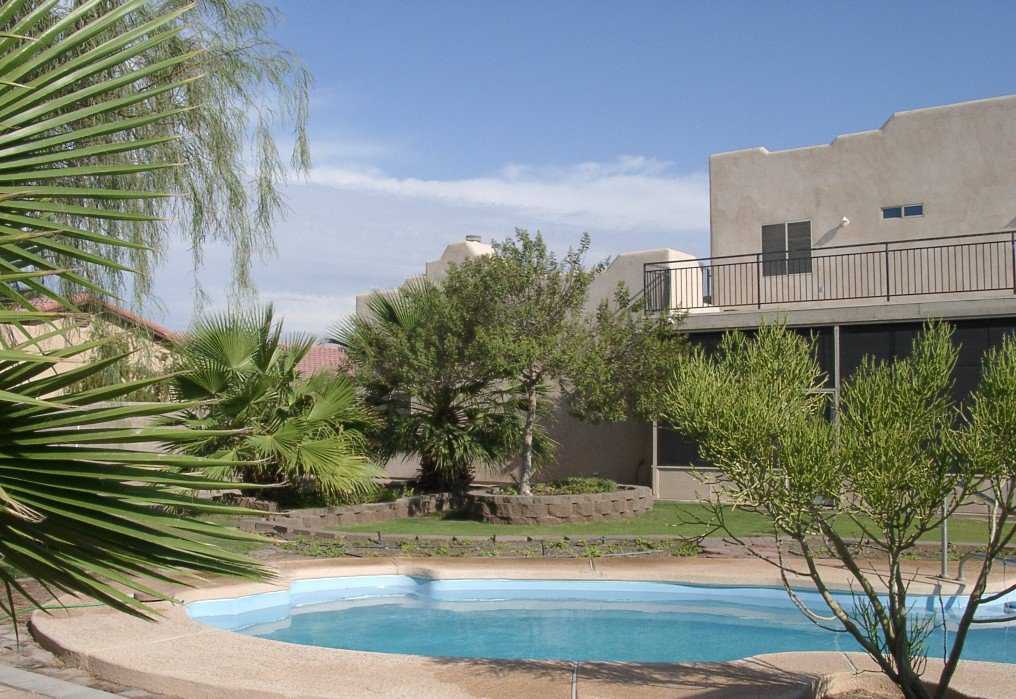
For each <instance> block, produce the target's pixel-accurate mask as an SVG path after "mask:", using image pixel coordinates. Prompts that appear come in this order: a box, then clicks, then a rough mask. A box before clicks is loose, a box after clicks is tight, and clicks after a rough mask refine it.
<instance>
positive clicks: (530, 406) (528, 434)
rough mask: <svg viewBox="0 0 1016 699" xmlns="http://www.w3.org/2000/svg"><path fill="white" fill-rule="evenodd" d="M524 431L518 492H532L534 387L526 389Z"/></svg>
mask: <svg viewBox="0 0 1016 699" xmlns="http://www.w3.org/2000/svg"><path fill="white" fill-rule="evenodd" d="M526 399H527V405H526V431H525V435H524V436H523V444H524V446H525V451H524V453H523V455H522V473H521V474H519V494H520V495H532V494H533V483H532V481H533V432H534V431H535V427H536V388H535V387H532V388H527V389H526Z"/></svg>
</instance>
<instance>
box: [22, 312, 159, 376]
mask: <svg viewBox="0 0 1016 699" xmlns="http://www.w3.org/2000/svg"><path fill="white" fill-rule="evenodd" d="M69 300H70V301H71V303H73V304H74V307H73V308H69V309H68V308H65V307H63V306H62V305H61V304H60V303H58V302H57V301H54V300H52V299H44V298H39V299H35V300H33V302H32V303H33V305H34V306H35V308H36V310H38V311H42V312H44V313H60V314H63V315H62V316H60V317H57V318H54V319H51V320H40V321H34V322H31V323H25V324H24V326H23V327H24V329H25V331H27V332H28V333H29V334H30V335H31V336H32V338H38V342H37V345H38V347H39V348H40V349H42V350H45V351H54V350H60V349H64V348H66V347H71V346H74V345H80V344H82V343H86V342H90V341H92V340H95V339H98V338H100V337H105V338H110V339H111V340H112V342H113V344H115V345H117V348H116V351H118V352H122V351H129V352H131V353H132V354H131V356H130V358H129V361H131V362H134V363H140V364H141V365H143V368H144V369H145V370H147V371H150V372H151V373H159V372H163V371H167V370H168V369H169V365H170V363H171V360H172V350H171V348H172V345H173V343H174V342H175V341H176V340H177V338H178V335H177V334H176V333H174V332H173V331H172V330H170V329H168V328H166V327H163V326H162V325H159V324H158V323H153V322H152V321H150V320H148V319H147V318H144V317H142V316H140V315H138V314H137V313H134V312H132V311H129V310H127V309H126V308H122V307H120V306H118V305H116V304H114V303H111V302H109V301H105V300H103V299H100V298H98V297H95V296H93V295H91V294H87V293H80V294H74V295H73V296H72V297H71V298H70V299H69ZM2 332H3V333H4V341H5V342H7V343H13V342H25V341H26V340H27V338H26V337H24V335H23V334H22V331H21V330H18V329H16V328H14V327H13V326H10V325H8V326H4V327H3V330H2ZM102 351H103V350H101V349H92V350H89V351H86V352H83V353H81V354H78V355H75V356H73V357H68V358H67V359H64V360H62V361H60V362H58V363H56V364H54V365H53V367H52V368H51V369H50V370H49V371H51V372H63V371H67V370H69V369H74V368H77V367H79V366H81V365H83V364H85V363H87V362H90V361H95V360H96V359H98V358H101V357H103V356H105V355H103V354H102Z"/></svg>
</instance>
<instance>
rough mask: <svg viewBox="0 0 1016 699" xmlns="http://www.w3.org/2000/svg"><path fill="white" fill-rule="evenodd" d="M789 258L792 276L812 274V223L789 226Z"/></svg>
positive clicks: (788, 266) (802, 222)
mask: <svg viewBox="0 0 1016 699" xmlns="http://www.w3.org/2000/svg"><path fill="white" fill-rule="evenodd" d="M787 258H788V259H787V271H788V272H789V273H790V274H804V273H807V272H811V221H796V222H794V223H788V224H787Z"/></svg>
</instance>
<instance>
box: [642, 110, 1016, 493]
mask: <svg viewBox="0 0 1016 699" xmlns="http://www.w3.org/2000/svg"><path fill="white" fill-rule="evenodd" d="M1014 164H1016V96H1009V97H1000V98H995V99H986V100H979V101H975V102H964V103H961V104H954V105H948V106H944V107H935V108H931V109H919V110H915V111H909V112H899V113H897V114H894V115H893V116H892V117H891V118H890V119H889V120H888V121H887V122H886V123H885V124H884V125H883V126H882V127H881V128H880V129H877V130H873V131H865V132H862V133H856V134H849V135H845V136H839V137H838V138H836V139H834V140H833V141H832V143H830V144H828V145H820V146H813V147H808V148H795V149H792V150H786V151H778V152H770V151H768V150H766V149H764V148H754V149H749V150H741V151H735V152H732V153H722V154H718V155H714V156H712V157H711V158H710V251H711V253H712V257H709V258H705V259H699V260H692V261H686V262H680V263H673V262H670V261H663V260H661V261H656V262H654V263H652V264H648V265H646V267H645V270H644V273H645V284H644V287H645V293H646V296H647V301H648V305H649V306H650V307H651V308H653V309H654V310H657V311H661V312H671V311H676V310H677V309H679V308H680V309H684V310H686V311H687V317H686V319H685V321H684V325H683V328H684V330H685V331H687V332H688V333H690V334H691V337H692V339H693V341H695V342H698V343H700V344H703V345H707V346H709V345H714V344H715V343H716V342H717V341H718V340H719V338H720V336H721V335H722V333H723V331H726V330H730V329H733V328H741V329H746V330H750V329H752V328H755V327H757V326H758V325H759V324H760V323H764V322H775V321H780V322H784V323H786V324H788V325H790V326H793V327H796V328H799V329H801V331H803V332H810V333H814V334H815V335H816V336H817V338H818V351H819V352H818V353H819V357H818V358H819V361H820V363H821V365H822V367H823V368H824V369H825V371H827V372H828V375H829V377H830V393H831V398H832V404H833V406H835V404H836V400H837V393H836V391H837V389H838V388H839V386H840V383H841V382H842V381H843V380H844V379H845V378H847V377H849V376H850V374H851V373H852V372H853V370H854V369H855V368H856V367H857V366H858V364H859V363H860V361H861V358H862V357H863V356H864V355H874V356H875V357H878V358H881V359H891V358H893V357H896V356H901V355H904V354H906V353H907V352H908V351H909V348H910V344H911V341H912V338H913V337H914V334H915V333H916V332H917V331H918V330H919V328H920V327H921V324H922V323H923V322H925V321H926V320H927V319H930V318H943V319H947V320H949V321H951V322H953V324H954V326H955V328H956V335H955V337H956V339H957V341H958V342H960V343H962V349H961V352H960V357H959V365H958V367H957V370H956V375H955V382H956V383H955V397H956V398H957V399H963V398H964V397H966V396H967V395H968V394H969V392H970V390H971V389H972V388H973V387H974V386H975V385H976V383H977V381H978V378H979V366H980V361H981V357H982V355H983V353H984V351H985V350H986V349H987V348H989V347H991V346H993V345H996V344H998V342H999V341H1000V340H1001V338H1002V337H1003V336H1004V335H1005V334H1007V333H1012V332H1014V331H1016V233H1014V232H1013V231H1014V229H1016V167H1014ZM689 289H691V290H692V291H691V292H689ZM834 409H835V408H834ZM654 441H655V448H654V455H655V459H654V461H653V463H654V469H653V471H654V479H653V483H654V486H655V488H656V490H657V493H658V494H659V495H660V496H661V497H664V498H673V499H691V498H693V497H694V494H695V492H696V490H697V485H698V484H697V482H696V481H693V480H692V479H691V478H690V476H689V474H688V468H687V466H688V464H691V463H694V461H695V456H696V455H695V448H694V445H693V444H689V443H687V442H686V441H685V440H683V439H681V438H680V436H678V435H676V434H674V433H672V432H670V431H668V430H659V433H658V438H657V439H656V440H654Z"/></svg>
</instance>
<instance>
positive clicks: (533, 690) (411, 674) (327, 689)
mask: <svg viewBox="0 0 1016 699" xmlns="http://www.w3.org/2000/svg"><path fill="white" fill-rule="evenodd" d="M924 565H925V566H926V567H927V568H928V569H929V570H928V573H929V574H930V573H931V572H932V571H931V570H930V569H931V568H932V567H933V566H932V565H931V564H929V563H925V564H924ZM915 566H916V564H915ZM830 572H831V574H832V575H837V574H838V572H837V571H835V570H832V569H831V570H830ZM278 573H279V574H278V578H277V579H276V580H274V581H273V582H271V583H244V584H222V585H219V586H215V587H207V588H202V589H196V590H187V591H184V592H182V593H179V594H178V595H177V596H178V597H179V599H181V600H182V601H188V602H189V601H195V600H199V599H215V598H223V597H236V596H241V595H250V594H257V593H260V592H267V591H273V590H278V589H280V588H283V587H285V586H286V585H288V584H289V582H290V581H292V580H296V579H303V578H318V577H331V576H342V575H393V574H394V575H417V576H428V577H432V578H528V579H539V578H556V579H589V580H592V579H613V580H678V581H683V582H690V583H714V584H715V583H719V584H739V585H776V584H778V579H777V577H776V574H775V571H774V570H773V569H772V568H771V567H770V566H768V565H766V564H764V563H761V562H759V561H751V560H743V559H678V560H672V561H668V560H662V561H644V560H642V561H633V560H622V559H611V560H602V559H601V560H593V559H589V560H527V561H510V562H509V561H503V562H502V561H497V562H492V561H491V560H489V559H487V560H483V559H433V558H428V559H411V558H405V559H403V558H391V559H371V560H363V561H357V560H348V559H330V560H321V561H310V562H308V561H291V562H283V563H281V564H279V565H278ZM845 582H846V578H845V577H844V578H843V583H844V584H845ZM1001 583H1002V581H1001V579H1000V578H997V579H995V580H993V587H995V588H997V587H1000V586H1001ZM939 585H941V587H942V590H943V593H945V594H952V593H956V592H961V591H962V589H961V587H960V586H957V585H954V584H950V583H940V582H937V581H935V580H933V579H931V578H922V579H920V580H919V581H918V582H916V583H914V590H913V591H914V592H915V593H920V592H924V593H928V592H932V591H933V590H934V589H935V588H936V587H937V586H939ZM155 606H156V607H157V608H158V609H159V611H160V613H161V614H162V615H163V617H162V619H161V620H159V621H157V622H147V621H143V620H139V619H136V618H133V617H129V616H127V615H124V614H121V613H117V612H113V611H111V610H108V609H105V608H102V607H85V608H73V609H67V610H65V611H60V612H54V613H52V614H48V615H47V614H45V613H44V612H38V611H37V612H35V613H34V614H33V616H32V620H31V632H32V634H33V636H34V637H35V638H36V639H37V640H38V642H39V643H40V645H42V646H43V647H45V648H47V649H49V650H51V651H52V652H54V653H56V654H57V655H59V656H61V657H62V658H63V659H64V660H65V661H66V662H68V663H70V664H73V665H77V666H79V667H81V668H82V669H85V670H87V671H88V672H91V673H92V674H94V675H97V676H99V677H101V678H103V679H105V680H108V681H112V682H117V683H119V684H124V685H129V686H134V687H139V688H141V689H144V690H146V691H149V692H155V693H160V694H164V695H167V696H175V697H195V698H204V697H227V698H236V699H239V698H241V697H243V698H244V699H247V698H250V699H269V698H271V699H276V698H280V697H321V698H324V697H406V698H409V697H412V698H414V699H415V698H418V697H442V698H445V697H447V698H448V699H457V698H463V699H464V698H467V697H468V698H476V697H494V698H499V697H513V698H514V697H528V696H539V697H541V699H552V698H556V697H561V699H570V698H572V697H582V699H588V698H589V697H598V698H603V699H610V698H614V697H617V698H620V697H625V698H628V697H631V698H632V699H657V698H659V699H662V698H663V697H667V698H668V699H678V698H684V697H697V698H699V699H706V698H710V699H713V698H716V697H725V698H732V699H738V698H744V699H747V698H748V697H760V698H780V699H812V697H815V696H817V695H819V693H821V692H824V691H826V689H828V688H830V687H832V686H835V687H836V688H837V689H838V690H842V689H845V688H847V687H850V686H853V685H852V684H851V683H854V684H859V685H860V686H863V685H864V684H866V683H870V682H871V681H872V680H871V677H872V674H871V671H873V670H874V666H873V664H872V663H871V661H869V660H868V659H867V658H866V657H865V656H863V655H860V654H854V653H851V654H843V653H826V652H823V653H776V654H768V655H760V656H755V657H752V658H746V659H744V660H738V661H734V662H726V663H686V664H682V663H671V664H663V663H659V664H640V663H603V662H596V663H594V662H582V663H571V662H552V661H506V660H482V659H454V658H453V659H447V658H430V657H423V656H414V655H396V654H386V653H368V652H360V651H347V650H338V649H329V648H317V647H312V646H300V645H294V644H289V643H281V642H277V641H270V640H267V639H262V638H256V637H252V636H243V635H241V634H236V633H231V632H229V631H223V630H219V629H216V628H213V627H210V626H206V625H204V624H201V623H199V622H197V621H194V620H192V619H191V618H190V617H189V616H188V615H187V612H186V610H185V609H184V608H183V607H182V606H181V605H178V604H170V603H160V604H158V605H155ZM938 665H939V661H934V660H930V661H929V674H930V675H931V676H934V674H936V669H937V666H938ZM858 671H860V674H858ZM953 686H954V688H955V689H956V690H958V691H960V692H963V693H964V694H966V695H968V696H977V697H985V698H986V699H994V698H995V697H999V698H1001V697H1008V696H1011V691H1010V690H1011V689H1012V688H1013V687H1016V665H1010V664H1001V663H985V662H974V661H968V662H965V663H963V664H961V666H960V668H959V671H958V672H957V674H956V678H955V680H954V682H953Z"/></svg>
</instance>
